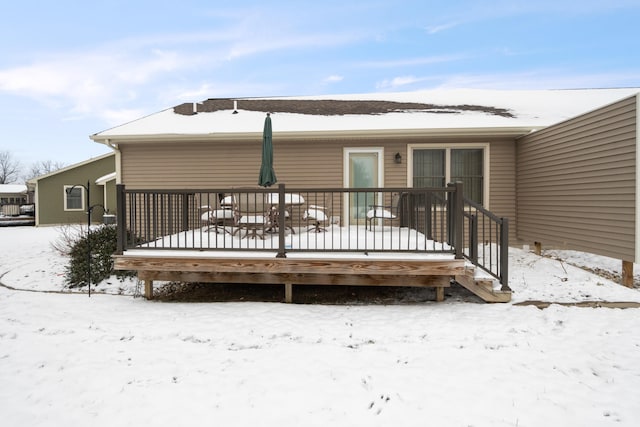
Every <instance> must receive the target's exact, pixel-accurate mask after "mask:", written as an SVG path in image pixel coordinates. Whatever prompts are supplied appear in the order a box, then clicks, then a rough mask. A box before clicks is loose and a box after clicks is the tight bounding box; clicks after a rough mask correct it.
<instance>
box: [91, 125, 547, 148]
mask: <svg viewBox="0 0 640 427" xmlns="http://www.w3.org/2000/svg"><path fill="white" fill-rule="evenodd" d="M541 128H542V127H533V126H527V127H480V128H427V129H362V130H347V131H344V130H336V131H332V130H323V131H293V132H273V138H274V139H282V140H287V139H297V140H303V139H317V138H341V139H342V138H350V137H351V138H362V137H366V138H372V139H375V138H385V139H386V138H398V137H419V136H435V137H438V136H482V137H486V136H497V137H513V138H517V137H520V136H524V135H526V134H528V133H530V132H532V131H535V130H538V129H541ZM261 138H262V132H242V133H215V134H214V133H209V134H145V135H109V136H104V137H103V136H100V135H92V136H91V139H92V140H94V141H96V142H100V143H103V144H106V143H112V144H118V143H123V142H127V143H134V142H135V143H145V142H146V143H149V142H177V141H217V140H221V141H222V140H224V141H237V140H255V139H261Z"/></svg>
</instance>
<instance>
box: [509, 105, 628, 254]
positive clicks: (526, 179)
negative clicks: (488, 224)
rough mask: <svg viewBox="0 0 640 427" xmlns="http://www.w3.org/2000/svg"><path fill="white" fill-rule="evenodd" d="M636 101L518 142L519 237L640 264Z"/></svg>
mask: <svg viewBox="0 0 640 427" xmlns="http://www.w3.org/2000/svg"><path fill="white" fill-rule="evenodd" d="M636 106H637V102H636V99H635V97H632V98H628V99H625V100H622V101H620V102H617V103H615V104H612V105H609V106H606V107H603V108H601V109H599V110H596V111H594V112H591V113H587V114H585V115H582V116H580V117H577V118H574V119H572V120H568V121H566V122H563V123H560V124H558V125H555V126H552V127H549V128H546V129H544V130H542V131H539V132H536V133H533V134H531V135H527V136H525V137H523V138H521V139H520V140H518V142H517V159H518V161H517V167H518V182H517V190H518V201H517V219H518V227H517V235H518V237H519V238H520V239H523V240H525V241H529V242H533V241H539V242H541V243H542V244H543V245H544V246H547V247H549V246H552V247H562V248H570V249H575V250H582V251H587V252H591V253H595V254H600V255H605V256H610V257H613V258H619V259H624V260H629V261H631V260H634V258H635V215H636V214H635V207H636V159H637V155H636V126H637V114H638V112H637V111H636Z"/></svg>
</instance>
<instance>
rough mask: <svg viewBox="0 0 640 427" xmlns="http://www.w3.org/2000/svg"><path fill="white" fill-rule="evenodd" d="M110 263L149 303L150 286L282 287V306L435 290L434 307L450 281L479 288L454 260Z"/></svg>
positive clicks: (255, 258) (132, 257)
mask: <svg viewBox="0 0 640 427" xmlns="http://www.w3.org/2000/svg"><path fill="white" fill-rule="evenodd" d="M248 255H251V256H248ZM114 259H115V269H117V270H135V271H137V272H138V277H139V278H140V279H141V280H142V281H144V285H145V297H146V298H148V299H152V298H153V282H154V281H177V282H203V283H256V284H282V285H284V287H285V302H292V301H293V285H351V286H415V287H433V288H435V290H436V301H438V302H440V301H443V300H444V289H445V288H446V287H448V286H450V282H451V280H457V281H458V282H459V283H460V282H461V281H462V282H464V283H461V284H462V285H463V286H465V287H467V288H469V286H471V287H474V286H477V283H476V281H475V279H474V278H475V268H474V267H473V266H469V264H468V263H467V262H466V261H465V260H463V259H453V257H451V258H449V259H447V258H441V259H434V258H430V257H423V258H420V257H413V256H411V255H406V254H405V255H402V254H398V255H396V256H385V257H381V256H365V255H354V256H352V257H344V256H340V257H328V256H327V254H304V255H296V254H290V255H288V256H287V258H276V257H275V254H265V253H257V254H237V253H236V254H228V255H221V254H216V255H215V256H213V255H211V254H204V255H203V254H198V253H195V252H191V251H189V252H186V253H184V254H177V255H176V254H171V255H167V254H162V252H159V251H154V252H153V253H151V252H149V251H136V250H131V251H127V252H125V254H124V255H116V256H114ZM479 283H480V284H481V285H482V287H483V289H484V293H485V296H482V295H480V294H478V295H480V296H481V297H483V298H484V299H485V300H486V301H491V302H505V301H503V300H504V298H505V296H504V295H502V296H499V297H497V298H498V299H496V297H495V296H493V297H492V295H493V292H492V291H491V290H489V288H488V287H487V284H486V283H484V284H483V283H482V281H480V282H479ZM489 286H491V285H489ZM471 290H472V291H473V289H471ZM476 293H478V292H476ZM487 297H489V298H488V299H487ZM509 297H510V293H509ZM492 298H493V299H492ZM508 300H509V299H506V301H508Z"/></svg>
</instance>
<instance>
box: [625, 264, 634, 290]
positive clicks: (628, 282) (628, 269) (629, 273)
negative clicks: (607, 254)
mask: <svg viewBox="0 0 640 427" xmlns="http://www.w3.org/2000/svg"><path fill="white" fill-rule="evenodd" d="M622 284H623V285H624V286H626V287H627V288H633V263H632V262H631V261H625V260H622Z"/></svg>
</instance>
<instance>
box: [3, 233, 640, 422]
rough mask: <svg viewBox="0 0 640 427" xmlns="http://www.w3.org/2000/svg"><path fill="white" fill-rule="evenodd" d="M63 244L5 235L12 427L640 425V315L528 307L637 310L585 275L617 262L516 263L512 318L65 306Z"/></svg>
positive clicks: (100, 300) (128, 299) (415, 310)
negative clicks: (584, 304)
mask: <svg viewBox="0 0 640 427" xmlns="http://www.w3.org/2000/svg"><path fill="white" fill-rule="evenodd" d="M58 236H59V229H57V228H55V227H51V228H33V227H3V228H0V283H2V284H3V285H4V286H0V384H2V386H1V387H0V413H1V414H2V420H3V421H2V425H6V426H26V425H28V426H58V425H65V426H80V425H82V426H86V425H92V426H127V425H153V426H176V425H240V426H249V425H251V426H256V425H277V426H299V425H312V426H314V425H318V426H326V425H340V426H359V425H362V426H372V425H380V426H388V425H394V426H413V425H416V426H418V425H420V426H423V425H434V426H471V425H472V426H539V425H548V426H600V425H610V424H613V425H619V426H636V425H639V424H640V405H638V402H639V401H640V363H639V362H640V360H639V359H638V355H639V354H640V315H639V314H640V312H639V309H637V308H632V309H625V310H622V309H607V308H577V307H566V306H560V305H551V306H550V307H549V308H547V309H545V310H539V309H537V308H535V307H532V306H517V305H515V303H517V302H522V301H528V300H542V301H550V302H579V301H634V302H640V290H638V289H627V288H624V287H622V286H620V285H618V284H616V283H613V282H611V281H609V280H608V279H605V278H603V277H601V276H599V275H595V274H593V273H590V272H588V271H585V270H584V269H581V268H579V267H576V266H575V265H578V266H581V265H584V266H588V267H590V268H596V267H598V268H601V269H603V270H607V271H611V270H615V269H618V271H619V269H620V265H618V264H619V262H618V261H612V260H608V259H605V258H602V257H594V256H592V255H587V254H581V253H575V252H568V251H562V252H559V251H553V252H551V251H550V252H548V253H546V255H549V257H538V256H536V255H534V254H532V253H530V252H527V251H523V250H519V249H512V250H511V260H510V261H511V262H510V285H511V287H512V288H513V291H514V293H513V302H512V303H509V304H496V305H491V304H483V303H475V302H468V301H467V302H464V301H461V300H460V299H456V298H450V299H449V300H446V301H445V302H444V303H434V302H415V303H405V304H395V305H374V304H369V305H367V304H358V305H349V306H345V305H340V306H331V305H292V304H280V303H256V302H243V303H161V302H151V301H146V300H144V299H142V298H133V297H132V296H131V295H132V294H133V292H134V290H135V285H136V283H135V282H134V281H127V282H120V281H118V280H117V279H115V278H113V279H110V280H108V281H105V282H103V283H101V284H99V285H98V286H97V289H96V290H97V291H99V292H95V293H93V294H92V296H91V298H87V295H86V293H79V292H77V291H76V292H73V293H67V289H66V288H65V284H64V267H65V265H66V262H67V261H66V259H65V258H64V257H63V256H61V255H59V254H58V253H57V252H55V251H54V250H53V248H52V246H51V242H53V241H55V240H56V239H58ZM552 257H555V258H559V259H562V261H560V260H559V259H553V258H552ZM572 264H573V265H572ZM635 271H636V273H637V272H639V271H640V269H639V268H638V266H637V265H636V266H635ZM9 287H10V288H13V289H10V288H9ZM52 291H53V292H52ZM58 291H65V292H64V293H58Z"/></svg>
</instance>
